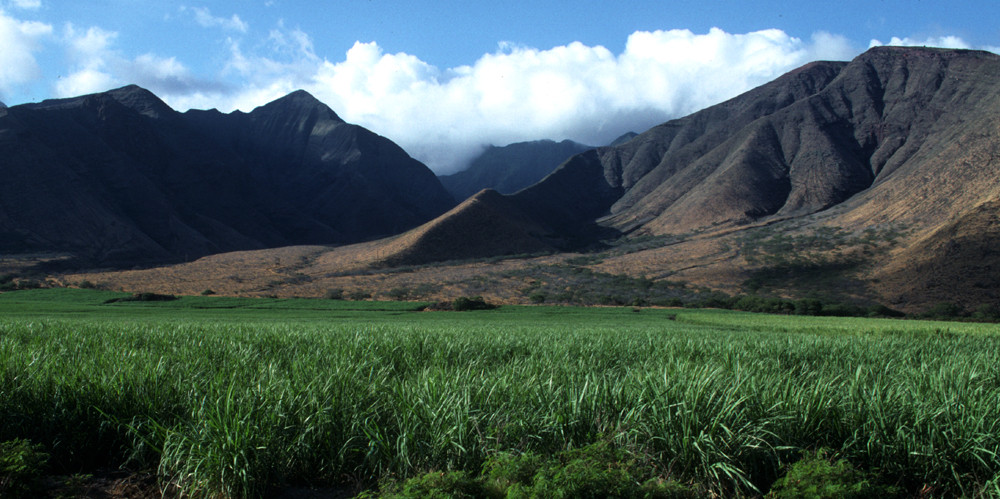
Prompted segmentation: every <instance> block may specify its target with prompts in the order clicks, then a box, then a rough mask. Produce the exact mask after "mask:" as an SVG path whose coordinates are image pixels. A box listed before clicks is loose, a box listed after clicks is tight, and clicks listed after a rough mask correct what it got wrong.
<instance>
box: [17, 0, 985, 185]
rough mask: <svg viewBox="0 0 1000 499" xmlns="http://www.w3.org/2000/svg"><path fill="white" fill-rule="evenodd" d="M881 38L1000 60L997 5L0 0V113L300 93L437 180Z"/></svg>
mask: <svg viewBox="0 0 1000 499" xmlns="http://www.w3.org/2000/svg"><path fill="white" fill-rule="evenodd" d="M877 45H927V46H939V47H948V48H972V49H980V50H988V51H992V52H997V53H1000V5H998V4H997V0H979V1H963V0H954V1H952V2H941V1H937V0H935V1H927V0H906V1H904V0H841V1H839V2H811V1H802V0H796V1H770V2H755V1H736V0H725V1H709V0H702V1H698V2H687V1H685V2H681V1H669V0H659V1H656V0H640V1H630V2H598V1H592V0H575V1H543V0H533V1H523V0H511V1H506V2H468V1H461V2H459V1H453V0H351V1H341V0H324V1H312V2H306V1H293V0H244V1H231V0H214V1H197V0H190V1H188V0H184V1H181V2H171V1H162V0H157V1H152V0H87V1H83V0H0V101H2V102H4V103H6V104H7V105H16V104H21V103H27V102H38V101H41V100H44V99H50V98H60V97H73V96H77V95H83V94H88V93H95V92H102V91H105V90H110V89H113V88H118V87H121V86H124V85H128V84H138V85H140V86H142V87H145V88H147V89H149V90H151V91H153V92H154V93H156V94H157V95H158V96H159V97H160V98H162V99H163V100H164V101H165V102H166V103H167V104H169V105H170V106H171V107H173V108H174V109H177V110H178V111H186V110H188V109H211V108H216V109H219V110H220V111H223V112H231V111H233V110H237V109H238V110H242V111H246V112H248V111H251V110H252V109H254V108H255V107H257V106H261V105H263V104H266V103H267V102H270V101H272V100H274V99H277V98H280V97H282V96H284V95H286V94H288V93H290V92H292V91H294V90H297V89H304V90H306V91H308V92H310V93H311V94H313V95H314V96H315V97H316V98H318V99H319V100H321V101H323V102H324V103H326V104H327V105H329V106H330V107H331V108H332V109H333V110H334V111H335V112H336V113H337V114H338V115H339V116H340V117H341V118H343V119H344V120H345V121H348V122H350V123H356V124H359V125H362V126H364V127H366V128H369V129H371V130H372V131H374V132H376V133H378V134H380V135H384V136H386V137H388V138H390V139H392V140H393V141H395V142H397V143H398V144H400V145H401V146H402V147H403V148H404V149H406V150H407V152H409V153H410V154H411V155H412V156H414V157H416V158H417V159H419V160H421V161H423V162H424V163H426V164H427V165H428V166H430V167H431V169H433V170H435V171H436V172H437V173H439V174H441V173H449V172H452V171H455V170H456V169H460V168H462V167H463V166H464V165H465V164H466V163H467V162H468V160H469V159H470V158H472V157H473V156H474V155H476V154H478V153H479V152H480V151H481V150H482V148H483V147H485V146H487V145H491V144H492V145H506V144H509V143H513V142H519V141H525V140H537V139H553V140H563V139H570V140H575V141H577V142H582V143H584V144H588V145H603V144H606V143H609V142H610V141H612V140H614V139H615V138H617V137H618V136H620V135H622V134H623V133H625V132H628V131H635V132H642V131H644V130H646V129H648V128H650V127H652V126H654V125H656V124H659V123H662V122H664V121H667V120H669V119H673V118H677V117H681V116H684V115H686V114H690V113H692V112H695V111H698V110H700V109H703V108H705V107H707V106H710V105H712V104H716V103H718V102H721V101H723V100H726V99H728V98H731V97H734V96H736V95H739V94H740V93H742V92H744V91H746V90H749V89H751V88H753V87H755V86H758V85H761V84H764V83H766V82H768V81H770V80H772V79H774V78H776V77H778V76H780V75H781V74H783V73H785V72H787V71H789V70H791V69H794V68H796V67H798V66H801V65H803V64H805V63H807V62H810V61H813V60H850V59H852V58H854V57H856V56H857V55H859V54H860V53H862V52H864V51H865V50H867V49H868V48H870V47H873V46H877Z"/></svg>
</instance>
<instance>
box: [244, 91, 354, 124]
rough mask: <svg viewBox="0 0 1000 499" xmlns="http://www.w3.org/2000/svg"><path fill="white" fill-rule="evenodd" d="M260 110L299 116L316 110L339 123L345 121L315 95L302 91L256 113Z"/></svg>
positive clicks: (267, 105) (276, 101) (274, 101)
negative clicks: (298, 114)
mask: <svg viewBox="0 0 1000 499" xmlns="http://www.w3.org/2000/svg"><path fill="white" fill-rule="evenodd" d="M258 110H262V111H278V112H281V113H282V114H288V113H292V114H297V113H301V112H311V111H314V110H319V111H321V112H323V113H326V114H327V117H328V118H330V119H332V120H334V121H339V122H343V121H344V120H342V119H340V116H337V113H335V112H334V111H333V109H330V107H329V106H327V105H326V104H324V103H323V102H322V101H320V100H319V99H317V98H316V97H313V95H312V94H310V93H309V92H306V91H305V90H301V89H299V90H296V91H294V92H292V93H290V94H288V95H286V96H284V97H281V98H279V99H276V100H273V101H271V102H269V103H267V104H265V105H263V106H261V107H258V108H257V109H255V110H254V111H258Z"/></svg>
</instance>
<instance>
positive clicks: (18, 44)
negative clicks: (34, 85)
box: [0, 10, 52, 97]
mask: <svg viewBox="0 0 1000 499" xmlns="http://www.w3.org/2000/svg"><path fill="white" fill-rule="evenodd" d="M51 35H52V26H51V25H49V24H45V23H40V22H36V21H21V20H18V19H15V18H13V17H10V16H8V15H6V14H5V13H4V12H3V10H0V47H3V48H2V49H0V97H4V96H6V95H7V94H8V93H10V92H12V91H13V90H14V89H15V88H17V87H18V86H20V85H24V84H26V83H29V82H31V81H33V80H35V79H36V78H38V77H39V76H41V70H40V68H39V66H38V61H37V60H36V59H35V54H36V53H37V52H39V51H40V50H41V49H42V44H43V42H44V41H45V40H46V39H47V38H49V37H50V36H51Z"/></svg>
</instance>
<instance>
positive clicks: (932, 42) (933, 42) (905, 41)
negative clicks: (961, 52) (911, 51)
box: [868, 36, 972, 49]
mask: <svg viewBox="0 0 1000 499" xmlns="http://www.w3.org/2000/svg"><path fill="white" fill-rule="evenodd" d="M883 45H892V46H897V47H940V48H945V49H970V48H972V46H971V45H969V44H968V43H966V42H965V40H963V39H961V38H959V37H957V36H932V37H930V38H925V39H923V40H916V39H913V38H910V37H903V38H899V37H897V36H894V37H892V38H891V39H889V43H882V42H881V41H879V40H872V41H871V43H869V44H868V47H869V48H871V47H880V46H883Z"/></svg>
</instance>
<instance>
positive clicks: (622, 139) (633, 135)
mask: <svg viewBox="0 0 1000 499" xmlns="http://www.w3.org/2000/svg"><path fill="white" fill-rule="evenodd" d="M638 135H639V134H637V133H635V132H626V133H624V134H622V135H621V136H620V137H618V138H617V139H615V140H612V141H611V143H610V144H608V145H609V146H620V145H622V144H624V143H626V142H628V141H630V140H632V139H634V138H636V137H637V136H638Z"/></svg>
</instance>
